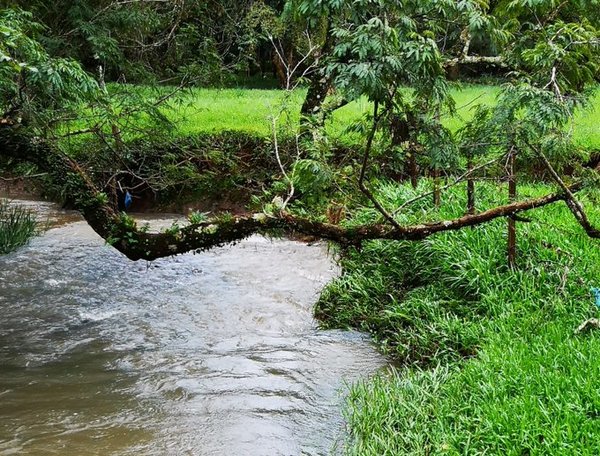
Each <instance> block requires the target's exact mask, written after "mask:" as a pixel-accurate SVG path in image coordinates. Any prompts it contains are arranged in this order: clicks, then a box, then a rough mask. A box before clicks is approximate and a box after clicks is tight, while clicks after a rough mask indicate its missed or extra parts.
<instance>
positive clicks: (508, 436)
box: [317, 184, 600, 456]
mask: <svg viewBox="0 0 600 456" xmlns="http://www.w3.org/2000/svg"><path fill="white" fill-rule="evenodd" d="M498 190H499V189H498V188H497V187H496V186H495V185H492V184H490V185H486V186H485V187H479V197H480V198H483V202H482V205H483V206H485V205H491V204H493V203H494V202H495V201H497V196H496V195H498V194H499V192H498ZM544 190H548V189H547V188H546V189H545V188H544V186H543V185H531V186H523V187H522V188H521V190H520V191H521V193H522V196H527V195H532V196H533V195H536V194H539V193H540V192H543V191H544ZM395 191H396V194H399V193H400V192H398V191H397V190H395ZM407 191H408V190H407ZM462 191H463V192H464V189H463V190H462ZM460 192H461V191H460V190H457V192H456V193H448V194H446V195H445V202H446V204H445V205H444V208H443V209H442V215H444V216H451V215H456V214H457V213H459V212H460V211H461V210H462V208H464V205H465V201H464V197H463V196H462V195H463V194H464V193H460ZM390 193H392V192H391V190H390ZM423 210H425V211H428V212H431V211H433V208H431V207H428V206H427V205H426V206H425V207H423V206H421V207H419V208H417V209H416V212H419V211H423ZM360 216H361V215H360V214H359V217H360ZM368 216H369V214H363V215H362V217H368ZM412 216H413V214H408V215H407V218H411V217H412ZM594 216H595V218H596V220H598V214H594ZM531 217H532V219H533V220H532V221H531V222H530V223H520V224H519V225H518V227H519V228H518V233H519V234H518V240H519V264H518V268H517V269H516V270H514V271H512V270H509V269H508V268H507V267H506V239H505V237H506V221H503V220H501V221H497V222H494V223H491V224H489V225H485V226H482V227H478V228H476V229H467V230H463V231H460V232H456V233H446V234H443V235H438V236H434V237H432V238H430V239H428V240H426V241H424V242H419V243H408V242H402V243H399V242H395V243H392V242H387V243H386V242H373V243H370V244H368V245H367V246H366V248H365V249H364V250H363V251H361V252H358V251H353V252H350V253H349V254H348V255H347V256H346V257H345V258H344V259H343V260H342V265H343V266H344V270H345V273H344V275H343V276H342V277H341V278H340V279H338V280H336V281H335V282H333V283H332V284H331V285H329V286H328V288H327V289H326V290H325V292H324V293H323V295H322V297H321V300H320V302H319V304H318V307H317V315H318V316H319V317H321V318H323V319H324V322H325V323H324V324H325V325H326V326H329V327H356V328H359V329H361V330H365V331H368V332H370V333H371V334H373V336H374V338H375V340H376V342H377V343H378V344H379V345H380V347H381V348H382V349H383V350H384V351H385V352H386V353H388V354H389V355H391V356H392V357H393V358H395V359H397V360H399V361H400V362H401V365H402V366H403V367H401V368H399V369H398V370H397V371H396V372H395V373H392V374H391V375H382V376H381V377H379V378H376V379H374V380H371V381H367V382H364V383H361V384H359V385H356V386H354V388H353V390H352V393H351V395H350V398H349V401H348V405H347V409H346V414H347V419H348V423H349V432H350V434H349V440H348V449H347V451H348V454H352V455H361V456H362V455H373V456H375V455H378V456H379V455H429V454H448V455H459V454H460V455H464V454H473V455H475V454H490V455H492V454H493V455H530V454H531V455H533V454H537V455H567V454H569V455H571V454H578V455H583V454H589V455H592V454H599V453H600V440H599V439H598V435H600V419H599V418H600V388H599V387H598V384H597V379H598V375H599V374H600V363H598V360H597V358H598V355H599V354H600V331H591V332H590V333H586V334H577V335H575V334H574V330H575V329H576V328H577V327H578V326H579V325H580V324H581V323H582V322H583V321H585V320H587V319H589V318H592V317H597V316H598V313H600V310H599V309H598V308H597V307H596V306H595V305H594V300H593V298H592V296H591V293H590V287H591V286H598V285H600V249H599V248H598V244H597V241H593V240H590V239H588V238H587V237H586V236H585V234H584V233H583V231H582V230H581V229H580V228H579V227H578V226H577V225H576V223H574V222H573V219H572V216H571V214H570V213H569V211H568V210H567V208H566V206H565V205H564V204H556V205H553V206H551V207H547V208H545V209H543V210H541V211H537V212H535V213H534V214H532V215H531Z"/></svg>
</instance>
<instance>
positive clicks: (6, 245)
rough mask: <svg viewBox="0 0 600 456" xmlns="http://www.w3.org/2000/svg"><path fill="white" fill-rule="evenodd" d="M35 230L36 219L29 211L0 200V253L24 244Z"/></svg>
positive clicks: (10, 250)
mask: <svg viewBox="0 0 600 456" xmlns="http://www.w3.org/2000/svg"><path fill="white" fill-rule="evenodd" d="M35 232H36V221H35V218H34V216H33V214H32V213H31V212H29V211H28V210H26V209H23V208H21V207H19V206H11V205H10V204H8V202H6V201H4V200H0V255H3V254H6V253H10V252H12V251H14V250H16V249H17V248H19V247H21V246H22V245H25V244H26V243H27V242H28V241H29V239H30V238H32V237H33V236H34V234H35Z"/></svg>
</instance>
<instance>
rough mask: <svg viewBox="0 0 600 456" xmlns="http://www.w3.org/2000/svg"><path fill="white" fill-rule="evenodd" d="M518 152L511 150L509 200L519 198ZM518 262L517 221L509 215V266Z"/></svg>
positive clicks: (513, 266) (512, 200) (514, 265)
mask: <svg viewBox="0 0 600 456" xmlns="http://www.w3.org/2000/svg"><path fill="white" fill-rule="evenodd" d="M516 158H517V154H516V151H515V150H512V151H511V152H510V156H509V158H508V161H509V162H508V201H509V203H512V202H514V201H516V199H517V177H516V175H515V168H516ZM516 263H517V222H516V220H515V219H514V217H508V267H509V268H511V269H514V268H515V267H516Z"/></svg>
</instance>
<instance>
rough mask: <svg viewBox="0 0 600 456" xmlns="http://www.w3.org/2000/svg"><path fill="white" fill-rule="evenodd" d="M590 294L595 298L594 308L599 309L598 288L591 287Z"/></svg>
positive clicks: (599, 292) (599, 297)
mask: <svg viewBox="0 0 600 456" xmlns="http://www.w3.org/2000/svg"><path fill="white" fill-rule="evenodd" d="M592 293H593V294H594V297H595V298H596V306H598V307H600V288H595V287H592Z"/></svg>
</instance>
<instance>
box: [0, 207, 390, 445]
mask: <svg viewBox="0 0 600 456" xmlns="http://www.w3.org/2000/svg"><path fill="white" fill-rule="evenodd" d="M26 204H27V205H29V206H30V207H32V208H33V209H34V210H36V211H37V212H38V213H39V214H40V217H41V218H42V219H44V220H48V221H49V223H50V224H51V225H53V226H54V227H53V228H51V229H49V230H48V231H46V232H45V233H44V234H43V235H41V236H39V237H36V238H34V239H33V240H32V241H31V242H30V244H29V245H28V246H26V247H23V248H21V249H19V250H18V251H17V252H15V253H12V254H9V255H6V256H0V312H1V318H0V454H1V455H12V454H15V455H53V454H55V455H65V456H70V455H215V456H219V455H224V456H225V455H227V456H229V455H258V456H260V455H289V456H296V455H328V454H337V453H339V452H340V451H341V449H342V448H341V446H342V442H343V436H344V422H343V419H342V416H341V409H342V405H343V402H344V394H345V393H346V392H347V388H348V385H349V384H350V383H352V382H354V381H356V380H358V379H361V378H366V377H367V376H369V375H371V374H373V373H375V372H376V371H377V370H378V369H381V368H382V367H383V366H384V365H385V360H384V359H383V358H382V357H381V356H379V355H378V354H377V352H376V351H375V350H374V349H373V347H372V346H371V345H370V343H369V341H368V339H367V338H365V336H363V335H361V334H358V333H355V332H348V331H323V330H319V329H318V325H317V323H316V322H315V321H314V319H313V318H312V307H313V305H314V302H315V300H316V299H317V297H318V293H319V291H320V290H321V288H322V287H323V286H324V285H325V284H326V283H327V282H328V281H329V280H331V279H332V278H333V277H335V275H336V274H337V273H338V271H337V268H336V266H335V264H334V262H333V261H332V260H331V258H330V257H329V256H328V254H327V251H326V248H325V246H323V245H313V246H309V245H305V244H301V243H297V242H292V241H284V240H268V239H265V238H263V237H258V236H256V237H252V238H250V239H248V240H246V241H243V242H241V243H239V244H238V245H235V246H230V247H224V248H219V249H215V250H212V251H210V252H207V253H203V254H199V255H193V254H187V255H183V256H178V257H174V258H169V259H163V260H159V261H155V262H152V263H146V262H131V261H129V260H127V259H126V258H125V257H123V256H122V255H121V254H119V253H118V252H116V251H115V250H114V249H112V248H111V247H109V246H106V245H105V244H104V242H103V241H102V239H100V238H99V237H98V236H97V235H96V234H95V233H93V231H92V230H91V229H90V228H89V227H88V226H87V224H85V223H84V222H81V221H79V219H78V217H77V215H76V214H73V213H66V212H63V211H58V210H57V209H56V208H54V207H53V206H52V205H48V204H46V203H34V202H29V203H26ZM159 223H164V221H162V222H159Z"/></svg>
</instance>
